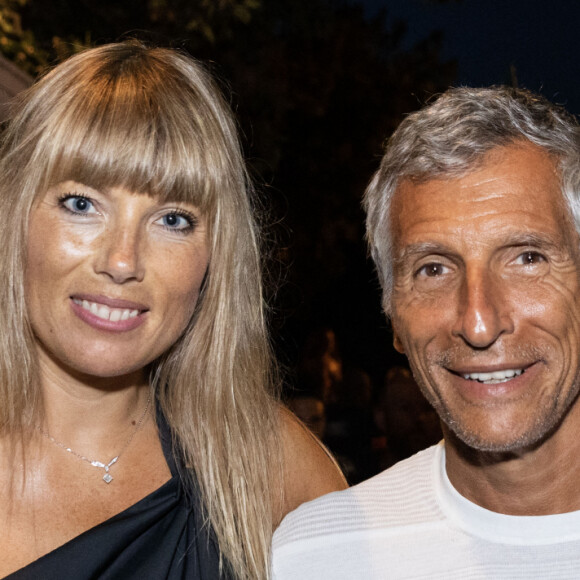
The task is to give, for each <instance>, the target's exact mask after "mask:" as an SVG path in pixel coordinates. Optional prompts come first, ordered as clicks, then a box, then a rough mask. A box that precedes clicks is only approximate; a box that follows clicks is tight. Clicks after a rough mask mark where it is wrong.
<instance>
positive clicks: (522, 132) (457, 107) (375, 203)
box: [364, 87, 580, 315]
mask: <svg viewBox="0 0 580 580" xmlns="http://www.w3.org/2000/svg"><path fill="white" fill-rule="evenodd" d="M518 141H519V142H521V141H528V142H530V143H533V144H534V145H537V146H538V147H541V148H542V149H543V150H545V151H546V152H547V153H548V154H550V155H552V156H554V157H555V158H556V160H557V161H558V166H559V169H560V179H561V184H562V193H563V196H564V199H565V200H566V202H567V203H568V205H569V208H570V211H571V214H572V219H573V221H574V224H575V227H576V230H577V231H579V232H580V133H579V127H578V122H577V120H576V118H575V117H574V116H572V115H571V114H569V113H568V112H566V111H565V110H564V109H563V108H562V107H560V106H557V105H554V104H552V103H550V102H549V101H548V100H547V99H545V98H544V97H542V96H540V95H536V94H533V93H531V92H530V91H527V90H523V89H511V88H508V87H491V88H468V87H461V88H453V89H449V90H448V91H447V92H445V93H444V94H443V95H441V96H440V97H439V98H438V99H437V100H435V101H434V102H433V103H431V104H430V105H428V106H426V107H424V108H423V109H421V110H420V111H417V112H415V113H412V114H411V115H409V116H408V117H406V119H405V120H404V121H403V122H402V123H401V124H400V125H399V127H398V128H397V130H396V131H395V132H394V133H393V135H392V136H391V138H390V139H389V140H388V142H387V146H386V151H385V155H384V157H383V159H382V161H381V165H380V167H379V169H378V170H377V172H376V173H375V175H374V176H373V178H372V180H371V182H370V184H369V186H368V188H367V190H366V193H365V197H364V208H365V210H366V213H367V238H368V242H369V246H370V250H371V254H372V257H373V260H374V262H375V264H376V267H377V272H378V275H379V281H380V283H381V286H382V289H383V307H384V309H385V312H386V313H387V315H388V314H390V301H391V292H392V285H393V265H392V259H393V256H392V236H391V231H390V226H391V224H390V206H391V201H392V198H393V195H394V193H395V191H396V189H397V187H398V186H399V185H400V184H401V182H403V181H406V180H413V182H416V183H421V182H425V181H427V180H429V179H435V178H448V179H453V178H457V177H461V176H463V175H465V174H466V173H468V172H469V171H472V170H474V169H476V168H477V167H478V165H480V164H481V163H482V162H483V159H484V157H485V154H486V153H488V152H489V151H490V150H491V149H494V148H496V147H501V146H506V145H509V144H511V143H516V142H518Z"/></svg>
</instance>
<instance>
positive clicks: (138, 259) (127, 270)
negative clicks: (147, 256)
mask: <svg viewBox="0 0 580 580" xmlns="http://www.w3.org/2000/svg"><path fill="white" fill-rule="evenodd" d="M99 244H100V247H99V248H98V249H97V258H96V260H95V272H96V273H97V274H104V275H106V276H108V277H109V278H111V280H113V281H114V282H115V283H117V284H123V283H125V282H128V281H131V280H134V281H137V282H140V281H142V280H143V276H144V274H145V271H144V264H143V255H142V254H143V251H142V248H141V235H140V232H139V228H138V227H135V226H133V225H131V224H118V225H115V226H114V227H111V228H107V229H106V231H105V232H104V233H103V236H102V237H101V239H100V241H99Z"/></svg>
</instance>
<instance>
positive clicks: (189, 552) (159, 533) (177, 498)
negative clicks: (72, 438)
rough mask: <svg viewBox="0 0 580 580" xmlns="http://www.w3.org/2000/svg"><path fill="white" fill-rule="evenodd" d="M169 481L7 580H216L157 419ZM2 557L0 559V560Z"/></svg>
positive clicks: (197, 514)
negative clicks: (169, 475) (169, 474)
mask: <svg viewBox="0 0 580 580" xmlns="http://www.w3.org/2000/svg"><path fill="white" fill-rule="evenodd" d="M158 422H159V431H160V437H161V443H162V446H163V453H164V454H165V458H166V460H167V464H168V466H169V468H170V470H171V475H172V477H171V479H170V480H169V481H168V482H167V483H165V484H164V485H163V486H161V487H160V488H159V489H157V490H156V491H154V492H153V493H151V494H149V495H148V496H147V497H145V498H143V499H142V500H140V501H138V502H137V503H136V504H134V505H132V506H131V507H129V508H127V509H126V510H124V511H122V512H121V513H119V514H117V515H116V516H113V517H112V518H110V519H108V520H107V521H105V522H103V523H102V524H99V525H98V526H95V527H94V528H91V529H90V530H88V531H86V532H84V533H83V534H81V535H80V536H77V537H76V538H73V539H72V540H70V541H69V542H67V543H66V544H64V545H63V546H61V547H59V548H57V549H56V550H53V551H52V552H49V553H48V554H46V555H45V556H42V557H41V558H39V559H38V560H35V561H34V562H32V563H31V564H29V565H28V566H25V567H24V568H21V569H20V570H17V571H16V572H14V573H12V574H10V575H8V576H6V579H8V580H97V579H98V580H133V579H135V580H137V579H138V580H163V579H167V580H186V579H187V580H217V579H218V578H225V577H226V576H225V575H222V576H220V574H219V556H218V549H217V545H216V543H215V540H214V538H213V536H212V533H211V530H209V529H208V525H204V523H203V520H202V517H201V510H200V506H199V500H198V498H196V497H193V498H189V497H188V496H186V493H185V490H184V488H183V484H182V480H181V478H180V476H179V467H178V463H179V462H176V460H175V458H174V457H173V455H172V452H171V440H170V437H171V436H170V433H169V428H168V426H167V424H166V422H165V421H164V420H163V418H162V417H159V421H158ZM0 557H1V555H0Z"/></svg>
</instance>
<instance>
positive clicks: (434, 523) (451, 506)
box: [272, 442, 580, 580]
mask: <svg viewBox="0 0 580 580" xmlns="http://www.w3.org/2000/svg"><path fill="white" fill-rule="evenodd" d="M555 477H557V474H555ZM579 485H580V483H579ZM272 567H273V577H274V579H275V580H310V579H312V580H325V579H328V580H330V579H332V580H343V579H344V580H347V579H348V580H353V579H358V578H360V579H364V580H378V579H381V580H382V579H395V580H396V579H402V578H429V579H445V580H483V579H493V580H508V579H509V580H517V579H524V578H525V579H526V580H529V579H531V578H534V579H535V578H541V579H556V578H557V579H572V578H574V579H579V578H580V511H578V512H570V513H565V514H557V515H549V516H508V515H504V514H499V513H496V512H492V511H489V510H486V509H484V508H482V507H479V506H478V505H476V504H474V503H472V502H470V501H468V500H467V499H465V498H464V497H463V496H462V495H460V494H459V493H458V492H457V491H456V490H455V489H454V488H453V486H452V485H451V483H450V481H449V479H448V478H447V474H446V471H445V447H444V444H443V442H441V443H440V444H439V445H435V446H433V447H430V448H428V449H426V450H424V451H421V452H420V453H418V454H417V455H415V456H413V457H411V458H409V459H407V460H405V461H402V462H400V463H398V464H397V465H395V466H393V467H392V468H390V469H388V470H387V471H384V472H383V473H381V474H379V475H377V476H375V477H373V478H371V479H369V480H368V481H365V482H364V483H361V484H359V485H357V486H355V487H352V488H350V489H347V490H344V491H340V492H335V493H331V494H329V495H326V496H323V497H321V498H318V499H316V500H314V501H311V502H309V503H306V504H304V505H302V506H300V507H299V508H298V509H297V510H295V511H294V512H292V513H290V514H289V515H287V516H286V518H285V519H284V520H283V521H282V524H281V525H280V527H279V528H278V530H277V531H276V533H275V534H274V540H273V560H272Z"/></svg>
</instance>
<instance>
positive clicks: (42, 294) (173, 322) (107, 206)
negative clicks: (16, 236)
mask: <svg viewBox="0 0 580 580" xmlns="http://www.w3.org/2000/svg"><path fill="white" fill-rule="evenodd" d="M208 258H209V256H208V243H207V231H206V224H205V221H204V218H203V216H202V215H201V214H200V212H199V210H198V209H197V208H196V207H194V206H191V205H188V204H183V203H172V202H169V203H161V202H160V201H159V200H158V199H156V198H155V197H151V196H148V195H144V194H136V193H133V192H131V191H127V190H125V189H123V188H118V187H114V188H111V189H105V190H102V191H101V190H95V189H93V188H91V187H88V186H86V185H83V184H80V183H76V182H72V181H67V182H64V183H60V184H58V185H57V186H55V187H52V188H51V189H49V190H48V191H47V192H46V194H45V195H44V196H43V197H41V198H40V200H39V202H38V203H37V204H36V205H35V207H34V208H33V210H32V212H31V215H30V224H29V233H28V258H27V267H26V298H27V306H28V313H29V317H30V321H31V324H32V328H33V331H34V334H35V336H36V340H37V344H38V348H39V356H40V359H41V363H42V362H43V361H44V362H48V361H51V362H52V363H53V365H54V363H56V365H57V366H58V367H59V368H63V369H64V370H65V371H70V370H72V371H74V372H75V373H79V372H80V373H82V374H88V375H93V376H99V377H115V376H121V375H125V374H129V373H134V372H135V371H139V370H140V369H142V368H143V367H144V366H145V365H147V364H148V363H150V362H151V361H153V360H154V359H155V358H157V357H158V356H159V355H161V354H162V353H163V352H164V351H166V350H167V349H168V348H169V347H170V346H171V345H172V344H174V343H175V342H176V340H177V339H178V338H179V336H180V335H181V334H182V332H183V331H184V329H185V327H186V326H187V324H188V322H189V320H190V318H191V316H192V313H193V310H194V307H195V303H196V301H197V298H198V295H199V290H200V286H201V283H202V280H203V277H204V274H205V271H206V268H207V265H208Z"/></svg>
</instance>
